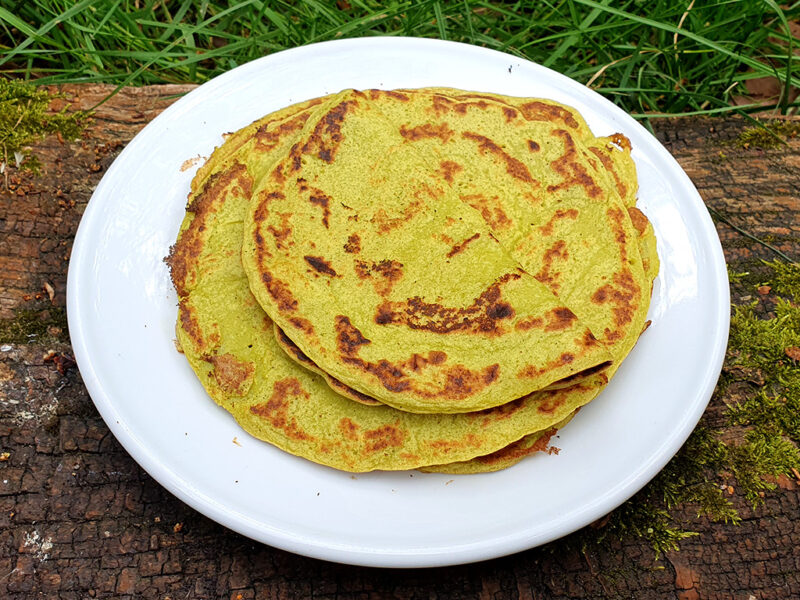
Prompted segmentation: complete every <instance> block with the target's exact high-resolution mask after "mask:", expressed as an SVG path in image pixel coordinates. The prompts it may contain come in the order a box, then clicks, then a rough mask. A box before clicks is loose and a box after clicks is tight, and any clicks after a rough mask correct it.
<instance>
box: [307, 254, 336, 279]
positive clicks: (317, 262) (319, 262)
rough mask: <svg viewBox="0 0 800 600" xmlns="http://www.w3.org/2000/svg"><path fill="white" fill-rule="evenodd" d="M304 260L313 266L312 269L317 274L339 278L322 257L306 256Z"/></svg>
mask: <svg viewBox="0 0 800 600" xmlns="http://www.w3.org/2000/svg"><path fill="white" fill-rule="evenodd" d="M303 260H305V261H306V262H307V263H308V264H309V265H311V268H312V269H314V270H315V271H316V272H317V273H322V274H323V275H328V276H329V277H337V275H336V271H334V270H333V268H332V267H331V263H329V262H328V261H327V260H325V259H324V258H322V257H321V256H304V257H303Z"/></svg>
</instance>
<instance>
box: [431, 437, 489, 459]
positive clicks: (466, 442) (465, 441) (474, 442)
mask: <svg viewBox="0 0 800 600" xmlns="http://www.w3.org/2000/svg"><path fill="white" fill-rule="evenodd" d="M426 445H427V446H429V447H430V448H432V449H434V450H436V451H437V452H439V453H441V454H449V453H450V452H453V451H454V450H462V449H464V448H480V447H481V446H482V445H483V442H482V441H481V439H480V438H479V437H478V436H477V435H475V434H474V433H468V434H466V435H465V436H464V437H463V438H462V439H460V440H431V441H429V442H426Z"/></svg>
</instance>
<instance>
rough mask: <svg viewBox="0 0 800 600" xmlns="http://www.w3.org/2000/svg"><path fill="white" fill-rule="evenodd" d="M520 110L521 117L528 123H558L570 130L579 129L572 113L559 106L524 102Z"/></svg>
mask: <svg viewBox="0 0 800 600" xmlns="http://www.w3.org/2000/svg"><path fill="white" fill-rule="evenodd" d="M520 108H521V109H522V115H523V116H524V117H525V119H526V120H528V121H546V122H548V123H554V122H556V121H560V122H561V123H563V124H564V125H566V126H567V127H571V128H572V129H578V127H579V125H578V121H576V120H575V117H574V116H572V113H571V112H570V111H568V110H567V109H566V108H563V107H561V106H554V105H552V104H546V103H544V102H538V101H532V102H526V103H525V104H523V105H522V106H521V107H520Z"/></svg>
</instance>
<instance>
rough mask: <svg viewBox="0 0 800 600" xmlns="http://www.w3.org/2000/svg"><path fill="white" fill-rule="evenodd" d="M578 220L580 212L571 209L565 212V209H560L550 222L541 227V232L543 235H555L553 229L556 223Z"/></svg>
mask: <svg viewBox="0 0 800 600" xmlns="http://www.w3.org/2000/svg"><path fill="white" fill-rule="evenodd" d="M577 218H578V210H577V209H575V208H569V209H567V210H564V209H563V208H559V209H557V210H556V212H555V213H553V216H552V217H550V220H549V221H547V223H545V224H544V225H542V226H540V227H539V231H540V232H541V234H542V235H553V227H554V226H555V224H556V222H558V221H560V220H562V219H572V220H573V221H574V220H575V219H577Z"/></svg>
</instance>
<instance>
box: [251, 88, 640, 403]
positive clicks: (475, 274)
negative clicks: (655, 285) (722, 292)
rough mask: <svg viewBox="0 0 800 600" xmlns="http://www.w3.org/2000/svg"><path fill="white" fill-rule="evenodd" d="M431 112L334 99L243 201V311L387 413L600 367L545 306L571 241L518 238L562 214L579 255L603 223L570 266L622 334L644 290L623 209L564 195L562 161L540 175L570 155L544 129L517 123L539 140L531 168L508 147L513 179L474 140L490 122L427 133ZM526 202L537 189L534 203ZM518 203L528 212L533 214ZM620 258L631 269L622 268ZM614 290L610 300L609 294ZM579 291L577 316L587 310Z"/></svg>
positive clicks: (488, 143)
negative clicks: (252, 311)
mask: <svg viewBox="0 0 800 600" xmlns="http://www.w3.org/2000/svg"><path fill="white" fill-rule="evenodd" d="M440 98H442V96H439V95H436V94H415V95H412V94H401V93H396V92H389V93H386V92H377V91H370V92H368V93H367V94H365V93H361V92H354V91H349V92H344V93H342V95H341V96H340V97H339V98H338V100H337V102H335V103H333V105H332V106H330V108H329V109H328V110H327V112H325V113H324V114H323V115H322V117H320V118H319V119H318V120H317V121H316V122H315V123H309V124H308V125H307V126H306V128H305V130H304V132H303V134H302V135H301V137H300V140H299V141H298V142H297V143H296V144H295V145H294V146H293V148H292V150H291V151H290V153H289V155H288V156H287V157H285V158H284V159H283V160H281V161H280V162H279V163H278V164H277V165H276V167H275V168H274V169H273V171H272V172H271V174H270V175H269V176H268V177H264V178H263V179H262V181H261V184H260V185H258V186H257V187H256V190H255V192H254V196H253V203H252V205H251V207H250V214H249V217H248V224H247V226H246V231H245V241H244V248H243V254H242V261H243V264H244V267H245V271H246V272H247V274H248V277H249V281H250V285H251V289H252V291H253V293H254V295H255V296H256V298H257V299H258V301H259V303H260V304H261V305H262V307H263V308H264V309H265V310H266V312H267V313H268V314H269V315H270V317H271V318H272V319H273V320H275V322H276V323H277V324H278V325H279V326H280V327H281V329H282V330H283V331H284V332H285V334H286V335H287V336H288V337H289V338H291V339H292V341H293V342H294V343H295V344H296V345H297V346H298V347H299V348H300V349H301V350H302V352H303V353H304V354H305V355H307V356H308V357H309V358H310V359H311V360H312V361H313V362H314V363H315V364H316V365H318V367H319V368H320V369H322V370H323V371H325V372H326V373H328V374H329V375H330V376H332V377H334V378H335V379H337V380H339V381H340V382H342V383H344V384H346V385H347V386H349V387H352V388H354V389H355V390H357V391H359V392H361V393H363V394H366V395H367V396H370V397H373V398H375V399H377V400H380V401H381V402H384V403H386V404H389V405H391V406H395V407H397V408H401V409H403V410H409V411H415V412H435V413H445V412H465V411H474V410H480V409H482V408H486V407H491V406H496V405H499V404H502V403H505V402H508V400H509V399H510V398H516V397H521V396H524V395H526V394H528V393H530V392H532V391H535V390H538V389H542V388H544V387H546V386H549V385H551V384H553V383H554V382H558V381H559V380H562V379H565V378H568V377H572V376H576V375H580V374H582V373H583V372H585V371H587V370H591V369H593V368H600V367H602V366H607V363H608V361H609V352H608V350H607V348H605V347H604V345H603V344H601V343H598V341H597V339H596V338H595V336H594V335H593V334H592V331H591V329H590V327H587V325H586V324H585V323H584V322H583V321H582V319H581V317H580V316H578V317H576V315H575V312H574V311H573V310H572V309H571V305H570V302H564V303H562V301H561V300H560V299H559V298H558V297H557V296H556V294H554V293H553V289H554V288H557V287H558V284H559V279H558V278H559V276H560V274H561V272H562V271H563V269H564V268H566V267H565V266H564V265H567V266H571V265H572V263H573V262H574V260H573V259H570V258H569V257H568V256H567V255H566V254H565V253H564V252H563V251H562V248H563V244H564V241H563V236H569V234H568V233H563V236H562V231H561V225H559V224H558V223H555V222H553V223H552V224H551V227H550V228H551V229H555V230H558V232H557V233H556V234H554V235H552V242H551V243H549V244H548V245H539V246H538V247H532V246H531V245H530V243H529V242H530V239H529V238H528V237H526V235H525V234H524V233H521V232H522V231H523V230H529V229H530V228H531V225H530V223H531V222H533V223H545V224H547V223H550V222H551V221H553V219H559V218H560V217H559V215H560V214H561V212H565V213H566V214H567V216H566V217H564V218H565V219H566V220H570V215H572V214H573V212H575V211H577V212H578V213H580V214H581V215H583V213H584V212H585V213H586V214H587V215H588V216H586V217H585V220H586V221H587V222H588V221H589V220H590V218H589V217H592V219H591V220H592V228H591V229H589V230H584V231H583V232H582V233H581V235H582V236H583V241H585V238H586V237H587V235H588V233H589V232H591V233H594V229H595V228H596V227H597V226H598V223H599V224H601V225H603V224H607V225H608V228H610V230H611V231H610V233H606V237H609V238H611V239H612V240H621V241H615V245H614V246H613V247H611V248H607V247H606V246H605V244H598V245H597V249H595V250H584V249H583V248H579V247H578V246H577V245H576V246H575V253H576V254H577V255H578V256H580V257H587V256H588V257H591V258H592V259H593V260H595V262H596V263H597V267H596V271H597V272H596V273H595V272H594V271H592V272H591V273H588V274H587V277H585V278H584V279H585V281H586V284H585V285H586V287H588V286H592V291H597V290H598V289H600V288H603V286H605V288H603V293H604V294H605V296H604V297H603V298H602V299H599V300H597V301H596V302H595V304H598V305H602V304H609V306H608V307H607V310H605V312H606V313H608V314H611V313H612V311H613V310H614V309H616V311H617V312H615V313H614V314H615V315H618V316H619V313H621V312H625V313H626V314H625V315H623V316H624V317H625V319H626V321H625V323H623V325H625V326H627V325H628V323H629V322H630V321H631V320H632V319H631V317H630V313H637V311H640V309H641V307H642V306H643V304H644V303H642V302H640V300H641V298H639V297H638V296H637V297H632V296H635V294H632V293H631V289H633V290H634V291H636V292H638V288H637V286H638V285H639V282H641V281H643V280H644V276H643V272H642V266H641V259H640V258H639V257H638V249H637V248H636V240H635V232H633V229H632V225H631V222H630V219H629V218H628V215H627V213H626V211H625V208H624V206H623V205H622V202H621V200H620V199H619V197H618V196H616V195H615V194H616V192H613V191H612V192H608V193H606V192H605V191H604V190H603V187H602V186H603V185H604V184H605V181H604V180H601V179H599V178H598V180H597V181H596V182H594V183H591V184H589V183H587V182H586V181H584V180H583V178H581V177H579V178H577V180H576V181H578V183H579V184H580V185H574V183H573V179H575V177H573V175H574V173H573V171H576V170H578V169H583V170H582V171H580V173H581V174H585V173H587V172H588V168H587V167H586V166H585V164H584V162H581V161H583V160H584V159H583V158H582V157H581V156H577V153H576V156H574V157H573V156H572V155H570V156H569V157H568V160H567V159H564V161H561V162H564V164H565V165H566V166H564V167H563V169H562V171H564V172H565V173H567V175H568V176H564V174H563V173H561V172H557V173H556V174H555V175H553V174H552V173H550V171H552V168H551V166H550V163H552V162H553V161H557V160H558V159H559V153H562V154H568V153H569V152H570V151H571V150H570V148H571V147H570V144H571V143H572V138H571V137H569V136H570V135H571V134H569V133H568V132H567V131H566V130H565V129H563V128H562V127H561V126H560V124H559V126H558V127H557V128H556V129H553V125H552V124H549V125H548V124H547V123H543V122H540V121H534V122H533V124H534V125H535V126H536V127H544V128H545V130H544V131H545V132H547V134H548V135H547V144H546V145H547V148H545V150H544V151H543V152H541V153H538V154H537V153H534V152H533V151H532V150H531V149H530V144H528V139H527V138H522V139H521V142H520V143H521V144H522V147H521V148H522V149H524V151H525V152H527V153H528V154H531V158H528V159H527V160H529V161H532V162H529V163H523V162H522V161H521V160H519V159H517V158H516V156H517V155H518V154H519V152H521V149H520V148H516V147H515V148H513V153H511V152H505V150H504V149H503V148H502V147H500V144H498V143H496V142H494V141H492V138H489V137H486V136H484V135H483V134H478V133H475V132H474V131H473V130H476V129H478V128H479V127H480V126H481V125H482V124H483V125H484V129H482V130H481V131H484V132H489V133H494V129H493V128H492V127H493V125H495V124H496V125H497V126H498V127H500V125H501V124H502V123H505V122H506V121H507V117H506V116H505V114H504V112H503V111H502V110H500V111H494V110H492V109H493V108H494V106H495V105H493V104H492V103H490V102H488V101H477V102H475V103H474V104H477V108H480V107H481V106H483V107H484V109H486V110H484V115H483V116H475V115H473V114H472V112H471V111H470V110H469V107H468V109H467V110H465V111H464V114H463V115H461V114H460V113H458V109H453V111H454V112H455V114H457V115H459V116H458V118H455V117H454V118H452V119H450V120H441V122H439V121H436V120H435V119H434V122H433V123H431V119H432V117H431V115H434V117H435V115H436V111H437V106H436V105H435V103H436V102H441V100H440ZM417 102H419V103H422V105H421V106H415V103H417ZM425 103H427V104H428V105H429V106H426V104H425ZM497 106H498V107H499V104H498V105H497ZM504 108H507V109H509V110H512V109H511V108H510V107H508V106H505V107H504ZM442 110H443V109H442ZM448 110H449V108H448ZM563 110H566V109H563ZM393 111H394V112H393ZM497 115H499V118H501V119H502V122H497V123H495V121H496V119H495V120H493V119H494V118H495V117H496V116H497ZM413 119H418V120H417V121H414V120H413ZM487 123H488V124H489V126H488V127H487V126H486V124H487ZM500 129H502V128H500ZM498 135H499V134H498ZM503 135H506V134H503ZM544 135H545V134H544V133H543V134H542V136H544ZM565 136H566V137H565ZM541 139H543V140H544V139H545V138H544V137H542V138H541ZM515 140H516V137H515ZM517 141H519V140H517ZM509 143H510V142H509ZM515 143H516V142H515ZM559 144H560V145H559ZM451 159H454V160H451ZM455 159H458V160H455ZM464 165H468V166H464ZM539 170H541V171H542V175H541V177H540V176H539ZM586 177H590V175H586ZM539 179H541V181H539ZM551 188H552V189H551ZM595 188H597V193H596V194H595V195H594V196H592V197H591V198H590V199H588V200H587V198H586V196H587V194H589V195H592V194H594V191H595ZM537 189H539V190H547V193H546V194H543V195H544V199H542V198H537V197H536V194H535V190H537ZM501 190H502V192H503V193H505V192H507V191H508V192H510V194H512V195H511V196H509V201H510V202H514V203H517V204H520V206H519V211H520V212H519V218H518V219H517V220H515V221H512V225H511V227H510V228H509V227H505V224H506V222H505V221H503V215H498V214H496V211H494V212H493V210H494V208H493V207H494V206H496V205H497V203H496V199H495V198H494V197H490V194H496V193H499V191H501ZM587 190H589V191H587ZM595 196H596V197H595ZM504 200H505V198H504ZM523 203H527V204H539V205H542V206H539V208H536V210H534V211H533V212H531V211H528V209H527V208H526V207H524V206H522V204H523ZM576 205H579V206H580V210H578V209H576V208H574V207H575V206H576ZM558 206H563V208H558ZM470 208H471V210H468V209H470ZM500 208H501V210H502V206H501V207H500ZM559 211H561V212H559ZM487 215H488V216H487ZM513 216H514V217H515V218H516V217H517V215H516V214H514V215H513ZM528 217H531V218H532V219H533V221H525V219H527V218H528ZM594 217H597V218H594ZM581 218H583V217H581ZM498 220H499V222H495V221H498ZM544 226H546V225H543V226H542V227H544ZM601 230H602V228H601ZM275 232H280V236H276V235H275ZM567 239H571V240H573V241H574V233H573V234H572V238H569V237H568V238H567ZM576 243H577V242H576ZM580 243H583V242H580ZM520 244H522V245H521V246H520ZM525 244H528V245H527V246H526V245H525ZM624 252H628V253H629V254H630V259H631V264H627V263H626V264H625V265H624V266H620V260H621V254H622V253H624ZM624 258H625V257H622V259H624ZM562 259H563V260H562ZM637 261H638V263H637ZM561 262H563V263H564V265H562V264H560V263H561ZM533 267H538V268H533ZM637 268H638V271H637ZM584 271H585V267H584ZM617 275H619V277H620V282H619V283H618V284H617V283H616V282H615V281H613V280H612V279H610V278H612V277H614V276H617ZM604 277H606V278H609V279H608V281H606V280H605V279H603V278H604ZM621 288H624V289H625V293H626V299H625V304H626V305H625V307H624V310H623V308H621V307H620V305H621V302H622V301H620V300H619V299H618V298H617V291H618V289H621ZM581 292H582V293H581V294H580V295H579V296H578V297H576V298H575V299H574V302H575V304H576V306H577V305H582V303H584V302H588V298H587V297H591V295H590V294H586V293H583V292H585V290H582V291H581ZM606 298H608V300H606ZM584 308H585V310H584V312H585V313H586V314H587V315H590V314H593V312H596V311H592V310H589V308H592V307H584ZM602 309H603V307H601V308H600V309H598V310H602ZM645 310H646V309H645ZM636 316H637V317H638V313H637V314H636ZM619 320H621V318H617V321H619ZM598 322H599V323H600V324H605V323H606V321H605V320H598ZM617 324H618V323H615V326H616V325H617ZM634 328H635V327H634ZM596 329H597V330H598V331H600V332H601V334H602V335H603V336H604V337H609V336H615V335H616V336H620V335H623V334H622V333H621V332H620V331H619V328H617V329H614V330H609V332H605V331H604V330H603V328H602V327H599V326H598V327H596ZM626 331H627V329H626ZM606 333H608V334H609V335H606ZM521 348H525V351H524V352H520V349H521Z"/></svg>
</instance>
